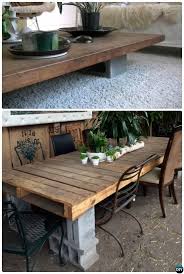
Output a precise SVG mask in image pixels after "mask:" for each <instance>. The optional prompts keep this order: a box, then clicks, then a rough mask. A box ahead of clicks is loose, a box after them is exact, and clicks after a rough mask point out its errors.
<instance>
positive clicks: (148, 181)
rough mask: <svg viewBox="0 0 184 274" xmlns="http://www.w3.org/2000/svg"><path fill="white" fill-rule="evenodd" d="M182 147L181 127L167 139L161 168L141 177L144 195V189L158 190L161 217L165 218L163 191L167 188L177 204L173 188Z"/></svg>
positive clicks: (179, 168) (178, 168)
mask: <svg viewBox="0 0 184 274" xmlns="http://www.w3.org/2000/svg"><path fill="white" fill-rule="evenodd" d="M181 146H182V127H181V126H178V127H176V128H174V130H173V133H172V135H171V137H170V139H169V142H168V145H167V148H166V151H165V155H164V161H163V164H162V165H161V168H159V167H157V168H155V169H153V170H152V171H151V172H149V173H147V174H146V175H145V176H143V177H141V179H140V184H142V185H143V187H144V195H146V187H147V186H153V187H157V188H158V190H159V201H160V206H161V210H162V216H163V217H164V218H165V217H166V213H165V208H164V202H163V189H164V188H165V187H169V192H170V195H171V194H172V196H173V199H174V203H175V204H177V203H178V202H177V198H176V193H175V188H174V181H175V178H176V174H177V172H178V170H181V167H180V166H181V163H180V154H181Z"/></svg>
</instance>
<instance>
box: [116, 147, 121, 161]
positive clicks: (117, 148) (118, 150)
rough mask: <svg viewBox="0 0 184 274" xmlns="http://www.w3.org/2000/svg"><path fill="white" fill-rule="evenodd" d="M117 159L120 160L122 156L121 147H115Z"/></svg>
mask: <svg viewBox="0 0 184 274" xmlns="http://www.w3.org/2000/svg"><path fill="white" fill-rule="evenodd" d="M114 155H115V157H116V159H118V158H119V157H120V156H121V149H120V147H115V154H114Z"/></svg>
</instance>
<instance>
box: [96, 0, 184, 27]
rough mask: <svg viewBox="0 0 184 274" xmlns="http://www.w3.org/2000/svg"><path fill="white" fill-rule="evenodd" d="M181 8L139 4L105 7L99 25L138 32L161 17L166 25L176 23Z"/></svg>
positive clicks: (167, 5)
mask: <svg viewBox="0 0 184 274" xmlns="http://www.w3.org/2000/svg"><path fill="white" fill-rule="evenodd" d="M180 12H181V6H179V5H169V4H139V5H129V6H127V7H123V6H106V7H104V9H103V11H102V14H101V24H102V25H103V26H106V27H115V28H118V29H127V30H132V31H134V30H139V29H145V28H148V27H149V26H150V25H151V24H152V23H154V22H155V21H157V20H158V19H159V18H160V17H163V18H164V20H166V21H167V22H168V23H171V24H175V23H177V21H178V18H179V15H180Z"/></svg>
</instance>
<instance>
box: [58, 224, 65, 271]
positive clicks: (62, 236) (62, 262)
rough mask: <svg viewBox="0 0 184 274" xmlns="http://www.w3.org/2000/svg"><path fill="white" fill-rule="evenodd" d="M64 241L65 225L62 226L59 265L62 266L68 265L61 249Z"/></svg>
mask: <svg viewBox="0 0 184 274" xmlns="http://www.w3.org/2000/svg"><path fill="white" fill-rule="evenodd" d="M63 239H64V228H63V225H62V224H61V240H60V243H59V263H60V265H61V266H64V265H66V260H65V259H64V258H63V257H62V256H61V249H62V245H63Z"/></svg>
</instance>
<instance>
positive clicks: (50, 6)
mask: <svg viewBox="0 0 184 274" xmlns="http://www.w3.org/2000/svg"><path fill="white" fill-rule="evenodd" d="M54 8H55V3H49V2H45V3H43V4H41V5H34V6H31V5H29V6H16V7H11V10H12V11H14V12H16V13H21V14H24V13H26V14H27V13H42V12H45V11H47V12H51V11H53V10H54Z"/></svg>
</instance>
